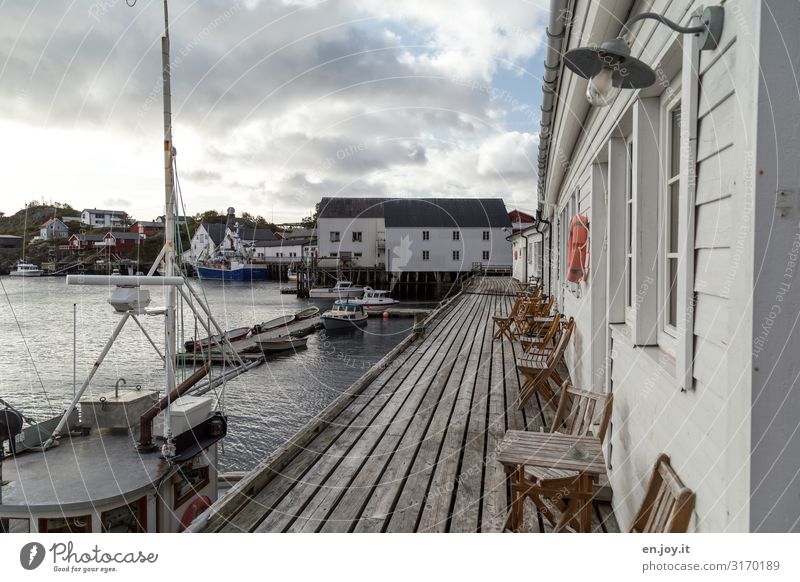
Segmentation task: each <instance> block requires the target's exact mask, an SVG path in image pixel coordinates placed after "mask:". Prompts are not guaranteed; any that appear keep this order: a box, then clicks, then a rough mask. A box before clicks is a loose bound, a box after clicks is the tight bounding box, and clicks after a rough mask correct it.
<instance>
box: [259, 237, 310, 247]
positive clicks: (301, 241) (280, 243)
mask: <svg viewBox="0 0 800 582" xmlns="http://www.w3.org/2000/svg"><path fill="white" fill-rule="evenodd" d="M316 241H317V239H312V238H290V239H284V240H265V241H257V242H258V246H259V247H266V248H273V247H279V248H280V247H298V246H303V245H308V244H312V243H316Z"/></svg>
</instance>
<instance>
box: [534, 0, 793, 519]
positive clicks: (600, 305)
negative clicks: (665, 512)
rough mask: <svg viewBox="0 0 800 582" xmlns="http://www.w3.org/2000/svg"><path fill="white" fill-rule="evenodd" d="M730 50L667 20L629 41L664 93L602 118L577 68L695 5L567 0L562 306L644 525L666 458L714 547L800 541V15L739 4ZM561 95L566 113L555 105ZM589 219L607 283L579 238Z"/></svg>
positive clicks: (545, 156) (653, 90)
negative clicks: (745, 539)
mask: <svg viewBox="0 0 800 582" xmlns="http://www.w3.org/2000/svg"><path fill="white" fill-rule="evenodd" d="M721 4H722V6H723V8H724V28H723V31H722V35H721V39H720V42H719V45H718V47H717V48H716V49H713V50H704V51H700V50H699V46H698V40H697V37H696V36H692V35H681V34H679V33H677V32H674V31H673V30H671V29H670V28H668V27H667V26H664V25H661V24H658V23H657V22H655V21H654V20H643V21H639V22H637V23H636V24H634V25H633V26H632V34H631V35H629V41H630V44H631V52H632V55H633V56H634V57H636V58H638V59H640V60H641V61H643V62H644V63H647V64H648V65H650V66H651V67H652V69H653V70H654V71H655V72H656V78H657V81H656V83H655V84H654V85H652V86H650V87H648V88H646V89H639V90H631V89H623V90H621V91H620V92H619V94H618V95H617V96H616V97H615V98H613V100H612V101H611V103H610V104H609V105H608V106H607V107H596V106H590V105H589V103H588V102H587V99H586V97H585V93H586V89H587V81H586V80H585V79H583V78H582V77H580V76H579V75H577V74H575V73H573V72H571V71H570V70H569V69H567V68H565V64H564V57H563V55H564V53H566V52H567V51H568V50H570V49H573V48H575V47H578V46H598V45H599V44H600V43H602V42H603V41H604V40H606V39H608V38H613V37H616V36H617V34H618V33H619V32H620V29H621V23H623V22H625V21H626V20H627V19H628V18H630V17H631V16H633V15H635V14H637V13H640V12H642V11H650V12H655V13H658V14H663V15H665V16H666V17H667V18H669V19H671V20H673V21H675V22H677V23H679V24H681V25H687V24H689V23H690V22H692V21H693V15H694V14H695V13H696V11H697V10H698V9H699V8H701V7H702V6H703V5H704V3H701V2H693V1H691V0H653V1H651V2H634V1H633V0H613V1H611V0H609V1H607V2H605V1H604V2H595V1H589V0H575V1H570V0H561V1H559V0H554V1H553V2H552V7H551V10H552V17H551V21H550V24H549V27H548V28H549V32H550V35H551V36H550V37H549V41H548V42H549V47H548V53H547V60H546V65H547V68H546V73H545V91H544V99H543V106H542V109H543V112H544V115H543V120H542V133H541V136H540V157H539V178H540V181H539V204H540V209H541V218H542V219H543V220H545V221H547V222H549V225H548V224H545V226H544V230H545V232H546V236H545V239H544V240H543V242H542V247H543V248H545V249H546V248H547V247H548V246H549V245H552V249H553V253H552V255H551V256H549V257H548V259H549V260H548V261H547V263H548V264H547V265H546V277H545V282H544V286H545V290H546V291H549V292H551V293H552V294H555V296H556V298H557V303H558V307H559V309H561V310H562V311H563V312H564V313H565V314H566V315H570V316H574V317H575V318H576V321H577V327H576V333H575V334H574V336H573V341H572V343H571V348H570V351H569V353H568V367H569V371H570V377H571V379H572V381H573V382H574V383H575V384H576V385H578V386H579V387H582V388H588V389H593V390H601V391H602V390H606V391H612V392H613V394H614V410H613V415H612V425H611V430H610V438H608V439H607V450H606V455H607V456H606V460H607V462H608V466H609V477H610V481H611V484H612V486H613V491H614V498H613V504H614V510H615V513H616V516H617V518H618V520H619V522H620V525H621V526H622V527H623V528H625V527H627V526H628V525H629V524H630V522H631V519H632V517H633V514H634V512H635V509H636V506H637V504H638V503H639V502H640V501H641V498H642V495H643V493H644V485H645V482H646V479H647V476H648V473H649V471H650V469H651V466H652V464H653V462H654V461H655V459H656V457H657V455H658V454H659V453H662V452H665V453H667V454H669V455H670V457H671V460H672V464H673V466H674V467H675V469H676V471H677V472H678V474H679V475H680V476H681V478H682V479H683V481H684V482H685V484H686V485H687V486H688V487H690V488H691V489H693V490H694V491H695V492H696V495H697V499H696V511H695V516H694V519H693V521H692V525H691V527H692V528H693V529H694V530H697V531H717V532H719V531H739V532H743V531H799V530H800V473H798V470H797V468H798V467H800V431H798V430H797V426H798V419H800V386H799V385H798V382H797V378H798V374H800V358H798V357H797V354H798V351H800V333H797V331H796V330H797V327H796V325H797V319H798V317H800V316H799V315H798V314H800V293H798V290H797V286H798V284H797V281H796V275H797V268H798V262H797V260H798V252H800V228H799V227H798V224H799V223H800V190H798V183H800V180H799V179H798V173H797V172H798V163H797V160H798V158H799V157H800V141H798V140H797V125H798V119H800V99H798V91H797V83H796V80H795V78H794V75H793V73H792V72H793V71H796V70H797V69H798V65H800V36H798V34H797V31H798V30H800V4H798V3H797V2H782V1H778V0H770V1H763V2H751V1H748V0H727V1H724V2H721ZM548 92H551V94H552V97H550V98H548V96H547V95H548ZM576 214H583V215H586V216H588V218H589V221H590V227H589V228H590V244H589V255H590V257H589V277H588V280H586V281H581V282H579V283H568V282H567V281H566V278H565V271H566V268H567V257H566V250H567V236H568V224H569V221H570V219H571V218H572V217H573V216H574V215H576Z"/></svg>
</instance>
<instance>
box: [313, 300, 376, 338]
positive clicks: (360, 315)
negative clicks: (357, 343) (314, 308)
mask: <svg viewBox="0 0 800 582" xmlns="http://www.w3.org/2000/svg"><path fill="white" fill-rule="evenodd" d="M368 317H369V316H368V315H367V313H366V312H365V311H364V308H363V307H362V306H361V305H358V304H356V303H351V302H349V301H344V300H339V301H336V302H335V303H334V304H333V309H330V310H328V311H326V312H325V313H323V314H322V325H323V326H325V330H326V331H339V330H345V329H353V328H356V327H362V326H364V325H366V324H367V319H368Z"/></svg>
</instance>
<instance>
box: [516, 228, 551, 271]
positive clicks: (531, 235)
mask: <svg viewBox="0 0 800 582" xmlns="http://www.w3.org/2000/svg"><path fill="white" fill-rule="evenodd" d="M541 240H542V233H541V232H539V230H538V229H537V228H536V226H534V225H525V228H520V229H514V234H512V235H511V260H512V265H513V270H512V274H513V276H514V278H515V279H517V280H518V281H523V282H525V281H531V280H533V279H538V278H539V277H541V273H542V270H543V268H542V265H543V263H542V259H543V258H544V257H543V255H542V246H541Z"/></svg>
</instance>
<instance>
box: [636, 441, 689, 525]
mask: <svg viewBox="0 0 800 582" xmlns="http://www.w3.org/2000/svg"><path fill="white" fill-rule="evenodd" d="M693 511H694V493H693V492H692V490H691V489H689V488H688V487H686V486H685V485H684V484H683V482H682V481H681V480H680V478H679V477H678V475H677V474H676V473H675V470H674V469H673V468H672V465H670V461H669V457H668V456H667V455H665V454H663V453H662V454H661V455H659V457H658V460H657V461H656V464H655V466H654V467H653V472H652V474H651V475H650V483H649V484H648V486H647V493H645V496H644V499H643V500H642V505H641V506H640V507H639V511H638V512H637V513H636V517H635V518H634V519H633V524H632V525H631V529H630V531H631V533H685V532H686V530H687V529H688V528H689V520H690V519H691V518H692V512H693Z"/></svg>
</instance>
